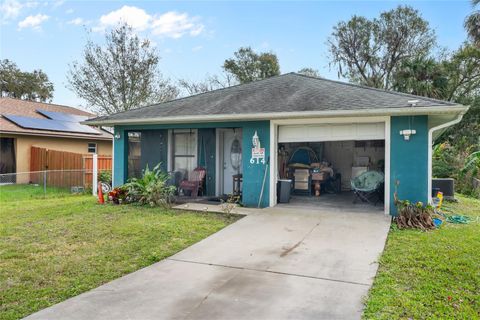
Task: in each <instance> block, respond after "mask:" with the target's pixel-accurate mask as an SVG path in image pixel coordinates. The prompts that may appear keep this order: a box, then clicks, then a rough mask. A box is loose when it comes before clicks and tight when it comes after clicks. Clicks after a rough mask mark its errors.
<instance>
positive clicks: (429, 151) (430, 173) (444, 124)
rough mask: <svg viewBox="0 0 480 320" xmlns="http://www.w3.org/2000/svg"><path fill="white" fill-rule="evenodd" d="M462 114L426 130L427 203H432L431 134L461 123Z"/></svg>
mask: <svg viewBox="0 0 480 320" xmlns="http://www.w3.org/2000/svg"><path fill="white" fill-rule="evenodd" d="M463 115H464V113H461V114H459V115H458V116H457V118H455V119H453V120H451V121H448V122H445V123H442V124H441V125H438V126H436V127H432V128H430V129H429V130H428V183H427V188H428V189H427V192H428V202H429V203H432V153H433V150H432V148H433V132H434V131H437V130H441V129H444V128H447V127H450V126H452V125H454V124H457V123H459V122H460V121H462V118H463Z"/></svg>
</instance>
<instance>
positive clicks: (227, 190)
mask: <svg viewBox="0 0 480 320" xmlns="http://www.w3.org/2000/svg"><path fill="white" fill-rule="evenodd" d="M220 142H221V145H222V148H221V151H220V153H221V154H220V156H221V162H220V164H221V165H222V164H223V171H222V176H223V177H222V190H221V193H222V194H232V193H233V176H234V175H236V174H239V173H242V158H241V155H242V149H241V148H242V132H241V129H224V130H222V133H221V135H220Z"/></svg>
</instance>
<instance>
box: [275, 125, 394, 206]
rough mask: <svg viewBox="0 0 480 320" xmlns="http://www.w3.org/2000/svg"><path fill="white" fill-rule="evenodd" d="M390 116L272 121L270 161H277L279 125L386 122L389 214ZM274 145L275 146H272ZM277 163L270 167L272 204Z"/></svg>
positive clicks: (386, 171) (386, 200)
mask: <svg viewBox="0 0 480 320" xmlns="http://www.w3.org/2000/svg"><path fill="white" fill-rule="evenodd" d="M390 119H391V117H390V116H382V117H380V116H375V117H341V118H338V117H337V118H314V119H282V120H271V121H270V163H271V164H272V163H277V153H276V149H277V147H276V146H277V145H278V141H277V139H278V135H277V134H276V133H277V131H278V126H279V125H292V124H315V123H325V124H328V123H370V122H371V123H375V122H376V123H378V122H383V123H385V200H384V201H385V208H384V213H385V214H386V215H388V214H389V213H390V146H391V137H390V136H391V135H390ZM272 145H273V146H272ZM274 167H276V166H275V165H272V166H271V169H270V194H269V199H270V206H272V202H273V205H276V203H275V202H276V201H275V198H276V184H277V174H276V172H273V174H272V170H275V169H274Z"/></svg>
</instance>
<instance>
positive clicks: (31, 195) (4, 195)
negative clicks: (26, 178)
mask: <svg viewBox="0 0 480 320" xmlns="http://www.w3.org/2000/svg"><path fill="white" fill-rule="evenodd" d="M0 190H1V192H0V206H1V205H2V204H3V203H5V202H11V201H19V200H28V199H46V198H58V197H64V196H69V195H70V192H69V190H67V189H62V188H52V187H47V189H46V190H44V189H43V186H39V185H33V184H31V185H4V186H0ZM45 191H46V192H45Z"/></svg>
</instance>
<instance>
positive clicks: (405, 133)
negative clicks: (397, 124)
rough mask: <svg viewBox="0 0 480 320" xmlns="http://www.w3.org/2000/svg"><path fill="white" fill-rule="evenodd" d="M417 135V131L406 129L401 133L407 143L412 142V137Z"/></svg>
mask: <svg viewBox="0 0 480 320" xmlns="http://www.w3.org/2000/svg"><path fill="white" fill-rule="evenodd" d="M416 133H417V131H416V130H413V129H405V130H401V131H400V134H401V135H402V136H403V139H405V140H406V141H408V140H410V136H411V135H413V134H416Z"/></svg>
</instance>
